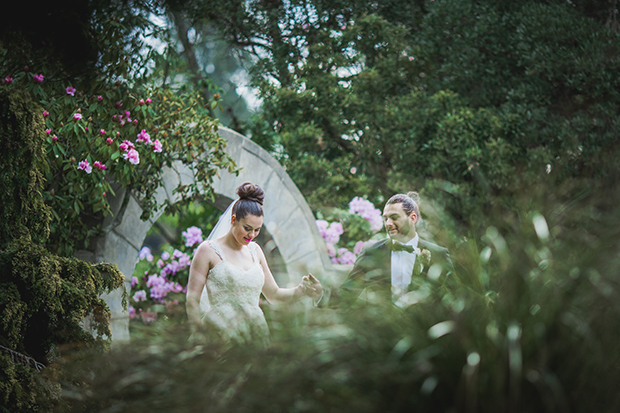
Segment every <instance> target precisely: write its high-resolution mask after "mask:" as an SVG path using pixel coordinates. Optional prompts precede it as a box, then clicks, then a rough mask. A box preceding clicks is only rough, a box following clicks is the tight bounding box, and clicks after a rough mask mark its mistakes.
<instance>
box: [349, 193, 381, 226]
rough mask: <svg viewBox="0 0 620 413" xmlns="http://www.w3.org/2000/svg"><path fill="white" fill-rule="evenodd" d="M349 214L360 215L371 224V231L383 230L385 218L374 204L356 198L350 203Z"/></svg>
mask: <svg viewBox="0 0 620 413" xmlns="http://www.w3.org/2000/svg"><path fill="white" fill-rule="evenodd" d="M349 212H350V213H352V214H358V215H359V216H361V217H362V218H364V219H365V220H367V221H368V222H369V223H370V229H371V231H374V232H376V231H379V230H380V229H381V228H383V217H382V216H381V211H380V210H379V209H377V208H375V206H374V205H373V203H372V202H370V201H368V200H366V199H363V198H360V197H358V196H356V197H355V198H353V199H352V200H351V202H349Z"/></svg>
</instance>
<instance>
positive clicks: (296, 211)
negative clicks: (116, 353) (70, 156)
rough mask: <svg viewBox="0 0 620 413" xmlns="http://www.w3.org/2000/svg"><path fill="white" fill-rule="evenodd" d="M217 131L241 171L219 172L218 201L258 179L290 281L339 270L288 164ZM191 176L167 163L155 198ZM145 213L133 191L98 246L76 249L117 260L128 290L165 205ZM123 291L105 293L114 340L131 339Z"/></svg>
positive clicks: (268, 226) (92, 257)
mask: <svg viewBox="0 0 620 413" xmlns="http://www.w3.org/2000/svg"><path fill="white" fill-rule="evenodd" d="M219 134H220V135H221V136H222V137H223V138H224V139H226V140H227V141H228V144H227V147H226V152H227V153H228V154H229V155H230V156H231V157H232V158H233V159H234V160H235V162H236V163H237V165H238V166H240V167H241V168H242V169H241V171H240V172H239V175H238V176H235V175H233V174H230V173H228V172H226V171H220V173H221V175H220V178H216V179H215V181H214V183H213V189H214V191H215V193H216V195H217V198H216V201H215V206H216V207H218V208H219V209H220V210H222V211H223V210H224V209H225V208H226V207H227V206H228V204H229V203H230V202H231V201H232V200H233V199H236V198H237V195H236V193H235V190H236V189H237V187H238V186H239V185H241V184H242V183H244V182H252V183H254V184H258V185H260V186H261V187H262V188H263V190H264V191H265V203H264V205H263V209H264V213H265V221H264V224H263V232H264V231H265V230H266V232H267V233H268V235H270V236H271V238H272V240H273V242H274V243H275V245H276V246H277V248H278V251H279V254H280V256H281V261H282V264H283V267H284V268H283V270H284V271H285V272H286V273H288V276H289V277H290V280H291V284H294V285H296V284H297V283H298V282H299V280H300V278H301V277H302V276H303V275H305V274H307V273H308V272H312V273H313V274H316V275H319V276H321V277H323V278H322V280H325V281H327V280H326V279H325V277H326V276H327V278H330V277H329V276H328V274H333V273H334V271H337V270H336V268H335V266H333V265H332V263H331V261H330V260H329V256H328V255H327V248H326V244H325V242H324V241H323V238H322V237H321V235H320V233H319V231H318V228H317V226H316V224H315V219H314V216H313V214H312V212H311V210H310V208H309V207H308V204H307V203H306V201H305V199H304V197H303V196H302V195H301V192H299V189H297V187H296V186H295V184H294V183H293V181H292V180H291V178H290V177H289V176H288V174H287V173H286V171H285V170H284V168H283V167H282V166H281V165H280V164H279V163H278V162H277V161H276V160H275V159H274V158H273V157H272V156H271V155H270V154H269V153H268V152H267V151H265V150H264V149H263V148H261V147H260V146H258V145H257V144H255V143H254V142H252V141H251V140H249V139H248V138H246V137H245V136H243V135H241V134H239V133H237V132H235V131H233V130H231V129H228V128H224V127H220V128H219ZM193 179H194V176H193V174H192V171H191V169H190V168H188V167H187V165H184V164H183V163H182V162H180V161H179V162H177V163H176V164H175V165H173V167H172V168H167V167H166V168H164V179H163V182H164V184H163V186H161V187H160V188H159V189H158V191H157V193H156V197H157V201H158V202H159V203H160V204H161V203H162V202H163V201H164V200H165V199H168V200H170V202H175V201H177V197H176V195H175V194H173V190H174V189H175V188H176V187H178V186H179V185H180V184H182V185H184V184H188V183H190V182H192V181H193ZM119 198H122V196H119ZM141 213H142V209H141V207H140V205H139V203H138V202H137V201H136V199H135V198H134V197H133V196H131V195H130V196H129V201H128V202H127V203H126V204H125V205H123V206H122V207H120V206H118V207H117V210H116V211H115V217H114V218H113V219H111V220H110V222H108V223H107V225H105V224H106V223H104V227H109V228H110V230H109V231H108V232H107V234H106V235H105V236H104V237H103V238H102V239H100V240H99V241H98V242H97V243H96V248H95V252H94V253H93V252H90V251H78V252H77V253H76V254H75V256H76V257H77V258H80V259H83V260H85V261H89V262H101V261H104V262H109V263H113V264H116V265H117V266H118V268H119V270H120V271H122V272H123V274H125V287H126V289H127V291H130V282H131V276H132V274H133V270H134V267H135V265H136V262H137V259H138V253H139V251H140V248H141V246H142V244H143V242H144V239H145V237H146V234H147V232H148V230H149V229H150V228H151V227H152V226H153V224H154V223H155V221H157V219H158V218H159V217H160V216H161V214H162V213H163V211H160V212H158V214H157V215H155V216H153V217H152V218H151V219H149V220H148V221H142V220H141V219H140V214H141ZM205 236H206V234H205ZM266 253H267V251H266ZM323 283H324V284H325V282H323ZM121 297H122V292H121V291H120V290H117V291H114V292H112V293H110V294H106V295H104V296H103V298H104V299H105V300H106V302H107V303H108V305H109V307H110V310H111V312H112V320H111V328H112V337H113V340H114V341H115V342H123V341H128V340H129V316H128V313H127V312H126V311H124V310H123V308H122V305H121Z"/></svg>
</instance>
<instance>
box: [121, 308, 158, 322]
mask: <svg viewBox="0 0 620 413" xmlns="http://www.w3.org/2000/svg"><path fill="white" fill-rule="evenodd" d="M127 311H128V313H129V318H136V317H138V318H142V321H144V322H145V323H147V324H149V323H152V322H153V321H155V320H157V313H154V312H150V311H142V309H141V308H138V311H136V309H135V308H133V307H132V306H129V308H128V310H127Z"/></svg>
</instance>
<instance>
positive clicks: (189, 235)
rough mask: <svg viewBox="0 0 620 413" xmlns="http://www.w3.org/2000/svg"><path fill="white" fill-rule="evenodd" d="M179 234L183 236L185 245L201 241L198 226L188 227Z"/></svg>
mask: <svg viewBox="0 0 620 413" xmlns="http://www.w3.org/2000/svg"><path fill="white" fill-rule="evenodd" d="M181 235H182V236H183V238H185V246H186V247H193V246H194V245H196V244H200V243H201V242H202V241H203V240H202V230H201V229H200V228H198V227H189V228H187V230H186V231H183V232H182V233H181Z"/></svg>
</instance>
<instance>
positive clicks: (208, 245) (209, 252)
mask: <svg viewBox="0 0 620 413" xmlns="http://www.w3.org/2000/svg"><path fill="white" fill-rule="evenodd" d="M195 251H196V252H195V253H194V256H199V255H200V256H204V257H206V258H210V257H211V256H215V255H216V254H217V247H216V246H215V245H213V241H212V240H206V241H203V242H201V243H200V245H198V248H196V250H195Z"/></svg>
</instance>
